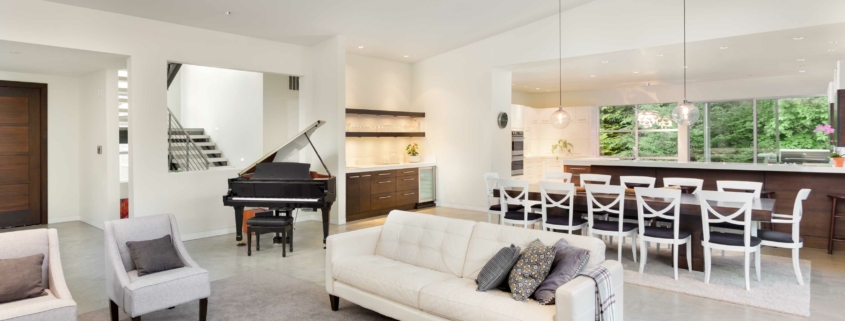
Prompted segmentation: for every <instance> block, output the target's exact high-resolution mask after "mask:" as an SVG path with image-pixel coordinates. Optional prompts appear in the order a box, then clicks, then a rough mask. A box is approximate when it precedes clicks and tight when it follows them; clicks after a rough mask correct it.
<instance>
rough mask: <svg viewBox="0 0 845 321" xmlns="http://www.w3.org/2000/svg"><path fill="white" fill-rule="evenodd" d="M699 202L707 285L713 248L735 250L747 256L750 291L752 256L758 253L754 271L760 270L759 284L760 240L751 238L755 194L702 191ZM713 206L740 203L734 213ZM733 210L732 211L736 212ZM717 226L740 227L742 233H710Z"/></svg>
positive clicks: (747, 288)
mask: <svg viewBox="0 0 845 321" xmlns="http://www.w3.org/2000/svg"><path fill="white" fill-rule="evenodd" d="M696 195H697V196H698V201H699V204H700V206H701V222H702V225H703V227H704V228H703V234H702V242H701V245H702V246H703V247H704V283H710V261H711V259H710V258H711V249H719V250H723V251H736V252H743V253H744V254H745V289H746V290H749V291H750V290H751V281H750V277H749V270H750V268H749V266H750V261H751V259H750V255H751V253H754V254H755V263H756V265H755V268H756V270H757V281H760V243H761V240H760V238H758V237H756V236H752V231H751V228H752V221H751V209H752V206H753V203H754V199H755V197H754V194H752V193H739V192H715V191H700V192H698V194H696ZM711 202H712V203H713V204H716V205H718V204H720V203H731V204H739V205H740V206H739V207H738V208H736V210H735V211H734V212H733V213H722V212H720V211H719V210H717V209H715V208H713V205H711ZM734 209H735V207H732V208H731V210H729V211H728V212H730V211H733V210H734ZM718 223H726V224H728V225H734V226H737V227H740V228H741V230H742V233H741V234H734V233H720V232H711V231H710V226H711V225H713V224H718Z"/></svg>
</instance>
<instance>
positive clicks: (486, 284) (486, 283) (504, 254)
mask: <svg viewBox="0 0 845 321" xmlns="http://www.w3.org/2000/svg"><path fill="white" fill-rule="evenodd" d="M519 252H520V248H519V246H514V245H513V244H511V246H509V247H503V248H502V249H501V250H499V252H498V253H496V255H494V256H493V258H492V259H490V261H488V262H487V264H485V265H484V267H483V268H481V272H478V278H476V280H475V283H476V284H478V290H477V291H481V292H484V291H487V290H490V289H495V288H496V287H498V286H499V285H501V284H502V283H506V282H505V280H507V279H508V275H509V274H510V273H511V269H512V268H513V265H514V264H516V260H518V259H519Z"/></svg>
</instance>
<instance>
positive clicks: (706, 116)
mask: <svg viewBox="0 0 845 321" xmlns="http://www.w3.org/2000/svg"><path fill="white" fill-rule="evenodd" d="M818 97H826V96H825V95H799V96H779V97H766V98H745V99H726V100H710V101H696V102H693V103H695V104H696V105H699V106H700V107H703V108H702V111H701V117H700V118H699V120H698V121H701V122H703V124H704V151H703V152H704V161H705V162H708V163H709V162H711V151H710V145H711V144H710V104H714V103H723V102H735V101H749V100H750V101H751V103H752V122H753V127H752V155H753V157H752V159H753V160H752V162H751V163H750V164H757V163H758V158H759V157H758V154H759V148H758V146H757V142H758V140H759V136H758V126H759V124H758V118H757V115H758V110H757V102H758V101H761V100H772V101H774V113H775V118H774V120H775V127H776V128H779V127H780V117H779V115H780V113H779V112H780V110H779V109H780V100H781V99H792V98H818ZM640 105H650V104H633V106H634V117H635V119H636V117H637V115H639V113H640ZM615 106H630V104H628V105H610V106H599V113H598V115H597V118H598V122H599V130H598V137H599V139H598V146H601V133H631V134H633V135H634V156H612V155H601V152H600V151H601V147H599V155H597V156H598V157H599V158H614V159H630V160H658V161H666V160H676V161H677V160H679V159H680V158H679V157H678V156H675V157H657V156H643V157H640V155H639V146H640V145H639V144H640V133H649V132H679V130H678V129H677V128H675V129H640V128H639V127H640V126H638V125H637V124H636V123H635V124H634V128H633V129H624V130H601V129H600V128H601V107H615ZM828 121H830V120H828ZM690 127H691V126H687V128H686V131H687V135H686V138H687V141H686V144H687V148H688V150H690V146H691V138H692V137H691V136H692V135H691V134H690ZM775 149H776V150H780V149H781V146H780V135H775ZM691 156H692V153H691V152H688V153H687V161H690V158H691ZM746 164H749V163H746Z"/></svg>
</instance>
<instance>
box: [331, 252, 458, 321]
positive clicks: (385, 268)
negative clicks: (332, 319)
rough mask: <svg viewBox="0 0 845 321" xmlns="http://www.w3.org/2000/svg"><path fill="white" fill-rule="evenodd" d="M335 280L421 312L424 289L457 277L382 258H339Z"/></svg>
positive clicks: (335, 264)
mask: <svg viewBox="0 0 845 321" xmlns="http://www.w3.org/2000/svg"><path fill="white" fill-rule="evenodd" d="M332 277H333V278H334V279H335V280H337V281H338V282H341V283H344V284H348V285H350V286H352V287H355V288H358V289H361V290H363V291H366V292H369V293H372V294H375V295H378V296H380V297H383V298H386V299H389V300H391V301H394V302H398V303H401V304H404V305H407V306H409V307H413V308H417V309H419V294H420V289H422V288H423V287H425V286H427V285H430V284H434V283H437V282H442V281H445V280H449V279H456V278H457V277H455V276H454V275H452V274H450V273H443V272H438V271H433V270H429V269H426V268H422V267H418V266H414V265H411V264H408V263H404V262H399V261H394V260H391V259H388V258H385V257H382V256H378V255H365V256H350V257H345V258H340V259H337V260H336V261H334V262H333V263H332Z"/></svg>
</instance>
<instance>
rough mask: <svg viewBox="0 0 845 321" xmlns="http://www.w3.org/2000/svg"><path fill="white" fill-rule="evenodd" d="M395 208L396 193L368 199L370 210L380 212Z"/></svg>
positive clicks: (376, 195)
mask: <svg viewBox="0 0 845 321" xmlns="http://www.w3.org/2000/svg"><path fill="white" fill-rule="evenodd" d="M394 206H396V193H382V194H375V195H373V196H372V198H371V199H370V209H372V210H380V209H384V208H391V207H394Z"/></svg>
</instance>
